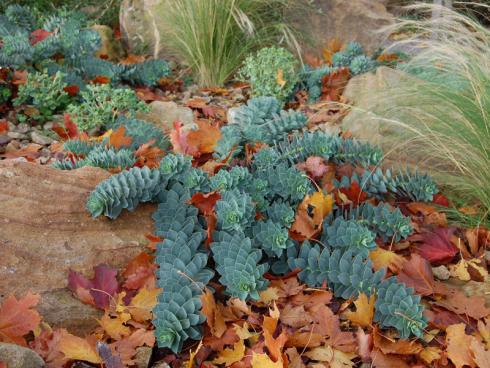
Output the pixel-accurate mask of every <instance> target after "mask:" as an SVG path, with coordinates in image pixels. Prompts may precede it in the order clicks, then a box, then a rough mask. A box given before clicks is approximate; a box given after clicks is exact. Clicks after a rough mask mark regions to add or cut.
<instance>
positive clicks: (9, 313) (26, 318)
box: [0, 293, 41, 346]
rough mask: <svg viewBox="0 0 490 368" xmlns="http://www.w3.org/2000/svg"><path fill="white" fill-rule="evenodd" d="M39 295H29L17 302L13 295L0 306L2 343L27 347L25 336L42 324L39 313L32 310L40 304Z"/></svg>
mask: <svg viewBox="0 0 490 368" xmlns="http://www.w3.org/2000/svg"><path fill="white" fill-rule="evenodd" d="M40 298H41V297H40V296H39V295H38V294H31V293H27V295H26V296H24V297H23V298H21V299H19V300H17V298H16V297H15V296H13V295H11V296H9V297H8V298H7V299H5V300H4V302H3V303H2V305H1V306H0V341H3V342H9V343H13V344H17V345H22V346H27V344H26V341H25V339H24V335H26V334H28V333H29V332H30V331H32V330H34V329H35V328H36V327H37V326H38V325H39V323H40V322H41V316H40V315H39V313H38V312H37V311H36V310H34V309H32V308H33V307H35V306H36V305H37V303H39V299H40Z"/></svg>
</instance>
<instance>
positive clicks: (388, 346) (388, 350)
mask: <svg viewBox="0 0 490 368" xmlns="http://www.w3.org/2000/svg"><path fill="white" fill-rule="evenodd" d="M373 345H374V347H376V348H377V349H379V350H380V351H381V352H382V353H383V354H398V355H412V354H418V353H419V352H420V351H422V345H421V344H420V343H419V342H417V341H410V340H405V339H399V340H395V339H393V338H389V337H387V336H385V335H383V334H382V333H380V332H379V330H378V329H377V328H375V329H374V331H373Z"/></svg>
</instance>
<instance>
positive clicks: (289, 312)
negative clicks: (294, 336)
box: [279, 304, 313, 328]
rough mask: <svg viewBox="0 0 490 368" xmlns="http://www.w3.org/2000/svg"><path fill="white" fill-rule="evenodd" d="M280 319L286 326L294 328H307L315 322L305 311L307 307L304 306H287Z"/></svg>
mask: <svg viewBox="0 0 490 368" xmlns="http://www.w3.org/2000/svg"><path fill="white" fill-rule="evenodd" d="M279 319H280V320H281V322H282V323H284V324H285V325H288V326H291V327H294V328H301V327H305V326H307V325H309V324H310V323H311V322H313V319H312V318H311V316H310V315H309V314H308V313H307V312H306V311H305V307H304V306H303V305H298V306H294V305H292V304H286V306H285V307H284V309H283V310H282V311H281V316H280V317H279Z"/></svg>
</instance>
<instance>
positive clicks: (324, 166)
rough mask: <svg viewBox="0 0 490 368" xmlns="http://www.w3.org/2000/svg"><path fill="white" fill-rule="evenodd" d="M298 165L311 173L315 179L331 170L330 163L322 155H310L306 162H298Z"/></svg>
mask: <svg viewBox="0 0 490 368" xmlns="http://www.w3.org/2000/svg"><path fill="white" fill-rule="evenodd" d="M296 167H297V168H298V169H300V170H302V171H305V172H306V173H308V174H309V175H311V176H312V177H313V179H319V178H321V177H323V175H325V174H326V173H327V172H328V171H329V170H331V167H330V166H329V164H328V163H327V162H326V161H325V159H324V158H323V157H320V156H310V157H308V158H307V159H306V161H305V162H301V163H299V164H297V165H296Z"/></svg>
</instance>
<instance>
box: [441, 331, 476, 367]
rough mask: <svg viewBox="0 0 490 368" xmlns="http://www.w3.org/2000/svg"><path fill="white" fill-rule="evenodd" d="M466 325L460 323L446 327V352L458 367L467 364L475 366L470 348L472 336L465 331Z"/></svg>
mask: <svg viewBox="0 0 490 368" xmlns="http://www.w3.org/2000/svg"><path fill="white" fill-rule="evenodd" d="M465 327H466V326H465V324H464V323H458V324H456V325H451V326H449V327H448V328H446V344H447V349H446V352H447V356H448V358H449V359H450V360H451V361H452V362H453V364H454V365H455V367H456V368H462V367H463V366H465V365H468V366H470V367H472V368H475V364H474V362H473V357H472V354H471V350H470V344H471V341H472V336H469V335H467V334H466V333H465Z"/></svg>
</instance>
